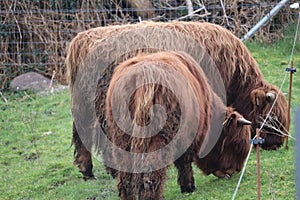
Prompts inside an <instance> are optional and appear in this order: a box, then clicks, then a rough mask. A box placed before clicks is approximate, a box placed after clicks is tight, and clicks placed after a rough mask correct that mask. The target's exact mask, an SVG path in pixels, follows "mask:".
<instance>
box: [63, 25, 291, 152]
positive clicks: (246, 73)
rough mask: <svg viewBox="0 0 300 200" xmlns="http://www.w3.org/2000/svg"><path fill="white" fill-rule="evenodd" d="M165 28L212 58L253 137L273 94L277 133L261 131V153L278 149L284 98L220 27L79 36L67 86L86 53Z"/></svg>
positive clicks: (103, 30)
mask: <svg viewBox="0 0 300 200" xmlns="http://www.w3.org/2000/svg"><path fill="white" fill-rule="evenodd" d="M149 27H153V28H164V29H168V30H173V31H177V32H179V33H183V34H186V35H187V36H189V37H191V38H193V39H195V40H196V41H197V42H199V44H200V45H201V46H202V47H203V48H204V49H205V50H206V51H207V53H208V54H209V55H210V56H211V58H212V59H213V61H214V63H215V64H216V66H217V68H218V69H219V71H220V74H221V76H222V78H223V82H224V85H225V89H226V92H227V105H232V106H233V107H235V108H236V109H237V110H238V111H239V112H240V113H241V114H242V115H244V116H245V117H246V118H248V119H250V120H251V121H252V122H253V134H254V132H255V131H254V130H255V128H257V127H260V125H261V122H259V121H258V118H260V117H266V114H267V112H268V110H269V109H268V108H270V107H271V105H272V103H273V102H270V101H267V98H266V94H267V93H268V92H274V94H275V95H277V94H278V95H279V98H278V100H277V102H276V103H275V106H274V109H273V111H272V113H271V115H272V116H275V117H276V119H277V121H276V124H275V125H274V126H275V127H276V128H277V129H278V130H279V132H277V131H274V130H273V131H270V130H269V129H268V130H263V133H262V137H264V139H265V143H264V144H263V146H262V147H263V148H264V149H277V148H278V147H280V146H281V145H282V144H283V135H282V134H281V133H286V130H287V127H288V120H287V118H288V117H287V112H286V110H287V103H286V100H285V97H284V94H283V93H282V92H281V91H279V89H278V88H277V87H276V86H274V85H271V84H269V83H267V82H266V81H265V80H264V78H263V76H262V73H261V72H260V70H259V67H258V64H257V63H256V61H255V60H254V58H253V57H252V56H251V54H250V52H249V51H248V50H247V48H246V47H245V45H244V44H243V43H242V42H241V41H240V40H239V39H238V38H237V37H235V36H234V35H233V34H232V33H231V32H230V31H228V30H226V29H224V28H222V27H221V26H218V25H214V24H210V23H199V22H169V23H160V22H142V23H138V24H133V25H122V26H110V27H99V28H95V29H91V30H88V31H85V32H82V33H79V34H78V35H77V37H76V38H74V40H73V41H72V43H71V45H70V48H69V52H68V57H67V68H68V74H69V81H70V82H69V83H70V85H71V86H72V83H73V81H74V78H75V77H76V72H77V70H78V66H79V64H80V62H81V61H82V60H83V59H84V58H85V57H86V55H87V54H88V52H90V51H92V50H93V49H95V48H96V47H97V45H98V44H99V42H101V41H103V40H105V39H108V38H109V37H111V36H114V35H116V34H118V33H121V32H126V31H129V30H133V29H138V28H149ZM253 90H260V91H261V93H260V94H261V95H262V96H261V97H260V98H261V100H262V101H263V102H262V103H261V104H260V105H259V106H257V105H256V104H253V101H251V99H253V98H256V97H253V93H252V91H253Z"/></svg>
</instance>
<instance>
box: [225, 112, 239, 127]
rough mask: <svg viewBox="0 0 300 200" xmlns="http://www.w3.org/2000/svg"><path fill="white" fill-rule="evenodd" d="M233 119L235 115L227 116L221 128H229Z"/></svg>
mask: <svg viewBox="0 0 300 200" xmlns="http://www.w3.org/2000/svg"><path fill="white" fill-rule="evenodd" d="M235 118H236V115H235V114H230V115H229V116H227V117H226V119H225V121H224V122H223V127H229V126H230V124H231V123H232V121H233V120H234V119H235Z"/></svg>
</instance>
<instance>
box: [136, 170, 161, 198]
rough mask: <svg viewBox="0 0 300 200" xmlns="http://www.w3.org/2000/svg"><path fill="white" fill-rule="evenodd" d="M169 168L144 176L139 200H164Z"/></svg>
mask: <svg viewBox="0 0 300 200" xmlns="http://www.w3.org/2000/svg"><path fill="white" fill-rule="evenodd" d="M166 176H167V168H163V169H160V170H156V171H154V172H150V173H146V174H143V175H142V185H141V187H140V191H139V200H162V199H163V189H164V184H165V180H166Z"/></svg>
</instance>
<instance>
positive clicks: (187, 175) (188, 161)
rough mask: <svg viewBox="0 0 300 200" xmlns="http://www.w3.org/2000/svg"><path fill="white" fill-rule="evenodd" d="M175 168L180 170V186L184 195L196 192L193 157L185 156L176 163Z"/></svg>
mask: <svg viewBox="0 0 300 200" xmlns="http://www.w3.org/2000/svg"><path fill="white" fill-rule="evenodd" d="M175 166H176V168H177V170H178V179H177V181H178V184H179V185H180V189H181V192H182V193H189V192H194V191H195V181H194V176H193V169H192V156H191V155H189V154H183V155H182V156H181V157H180V158H179V159H177V160H176V161H175Z"/></svg>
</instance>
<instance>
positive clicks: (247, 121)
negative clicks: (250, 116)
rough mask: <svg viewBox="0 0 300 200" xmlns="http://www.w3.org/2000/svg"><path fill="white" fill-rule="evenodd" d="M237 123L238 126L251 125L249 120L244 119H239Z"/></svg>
mask: <svg viewBox="0 0 300 200" xmlns="http://www.w3.org/2000/svg"><path fill="white" fill-rule="evenodd" d="M237 121H238V123H239V124H240V125H251V124H252V122H250V121H249V120H246V119H245V118H239V119H238V120H237Z"/></svg>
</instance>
